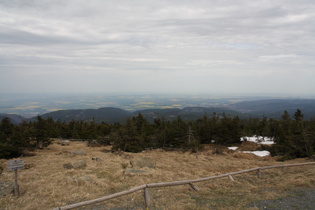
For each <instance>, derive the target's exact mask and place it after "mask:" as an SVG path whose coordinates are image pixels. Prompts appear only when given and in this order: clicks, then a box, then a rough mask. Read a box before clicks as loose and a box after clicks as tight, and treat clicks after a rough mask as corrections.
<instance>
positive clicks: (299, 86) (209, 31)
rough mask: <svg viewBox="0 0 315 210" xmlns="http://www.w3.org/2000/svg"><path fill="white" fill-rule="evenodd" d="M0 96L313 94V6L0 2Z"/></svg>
mask: <svg viewBox="0 0 315 210" xmlns="http://www.w3.org/2000/svg"><path fill="white" fill-rule="evenodd" d="M0 92H1V93H13V92H28V93H31V92H111V93H113V92H117V93H125V94H127V93H136V92H137V93H189V94H191V93H193V94H194V93H199V94H204V93H213V92H216V93H270V94H272V93H273V94H285V95H299V94H315V1H314V0H309V1H307V0H295V1H293V0H283V1H281V0H261V1H260V0H257V1H256V0H255V1H253V0H194V1H192V0H189V1H186V0H165V1H164V0H155V1H153V0H152V1H151V0H139V1H136V0H27V1H26V0H0Z"/></svg>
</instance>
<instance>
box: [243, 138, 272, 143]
mask: <svg viewBox="0 0 315 210" xmlns="http://www.w3.org/2000/svg"><path fill="white" fill-rule="evenodd" d="M241 141H250V142H254V143H257V144H274V143H275V142H274V140H273V138H270V137H266V136H244V137H241Z"/></svg>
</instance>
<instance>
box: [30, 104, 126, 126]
mask: <svg viewBox="0 0 315 210" xmlns="http://www.w3.org/2000/svg"><path fill="white" fill-rule="evenodd" d="M130 116H131V113H130V112H128V111H125V110H122V109H119V108H113V107H105V108H100V109H78V110H59V111H54V112H49V113H46V114H43V115H42V117H43V118H48V117H50V118H52V119H53V120H61V121H62V122H70V121H72V120H76V121H80V120H82V121H91V120H94V121H95V122H96V123H100V122H102V121H104V122H107V123H115V122H124V121H125V120H126V118H128V117H130ZM35 119H36V117H34V118H32V120H35Z"/></svg>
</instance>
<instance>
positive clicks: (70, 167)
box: [63, 163, 73, 169]
mask: <svg viewBox="0 0 315 210" xmlns="http://www.w3.org/2000/svg"><path fill="white" fill-rule="evenodd" d="M63 167H64V168H65V169H72V168H73V165H72V164H71V163H65V164H63Z"/></svg>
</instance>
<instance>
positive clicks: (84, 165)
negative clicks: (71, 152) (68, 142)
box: [73, 160, 86, 169]
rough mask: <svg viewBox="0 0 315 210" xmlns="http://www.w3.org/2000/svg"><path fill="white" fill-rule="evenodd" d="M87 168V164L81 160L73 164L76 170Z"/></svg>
mask: <svg viewBox="0 0 315 210" xmlns="http://www.w3.org/2000/svg"><path fill="white" fill-rule="evenodd" d="M85 167H86V162H85V160H79V161H77V162H75V163H73V168H74V169H81V168H85Z"/></svg>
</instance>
